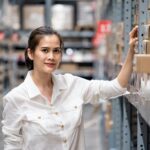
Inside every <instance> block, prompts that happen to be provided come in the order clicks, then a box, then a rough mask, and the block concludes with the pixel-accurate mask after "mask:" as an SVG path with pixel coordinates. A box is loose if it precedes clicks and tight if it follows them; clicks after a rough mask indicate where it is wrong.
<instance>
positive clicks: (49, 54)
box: [48, 51, 54, 60]
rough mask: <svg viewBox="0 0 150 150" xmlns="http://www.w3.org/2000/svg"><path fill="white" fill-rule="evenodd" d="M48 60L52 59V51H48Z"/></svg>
mask: <svg viewBox="0 0 150 150" xmlns="http://www.w3.org/2000/svg"><path fill="white" fill-rule="evenodd" d="M48 59H50V60H51V59H54V53H53V51H50V52H49V53H48Z"/></svg>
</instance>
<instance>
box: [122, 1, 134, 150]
mask: <svg viewBox="0 0 150 150" xmlns="http://www.w3.org/2000/svg"><path fill="white" fill-rule="evenodd" d="M131 6H132V2H131V0H125V1H124V56H126V54H127V51H128V49H129V32H130V31H131V20H132V17H131ZM130 124H131V105H130V104H129V102H128V101H127V99H125V97H124V101H123V147H122V150H130V148H131V132H130V131H131V128H130Z"/></svg>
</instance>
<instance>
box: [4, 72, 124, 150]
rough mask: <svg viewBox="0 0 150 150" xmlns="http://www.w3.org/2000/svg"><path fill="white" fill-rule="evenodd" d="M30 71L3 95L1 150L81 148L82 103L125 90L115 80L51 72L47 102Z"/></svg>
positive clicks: (96, 100) (82, 135) (119, 93)
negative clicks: (49, 97) (51, 83)
mask: <svg viewBox="0 0 150 150" xmlns="http://www.w3.org/2000/svg"><path fill="white" fill-rule="evenodd" d="M31 73H32V72H31V71H30V72H28V74H27V77H26V79H25V81H24V82H23V83H22V84H20V85H19V86H18V87H16V88H14V89H13V90H11V91H10V92H9V93H8V94H7V95H6V96H5V97H4V98H3V100H4V101H3V102H4V111H3V120H2V124H3V127H2V132H3V134H4V137H5V139H4V142H5V144H4V150H84V149H85V145H84V131H83V119H82V106H83V104H85V103H97V102H99V100H100V99H109V98H111V97H114V96H119V95H121V94H123V93H124V92H125V91H126V89H125V88H122V87H121V86H120V85H119V82H118V80H117V79H114V80H112V81H102V80H91V81H89V80H86V79H83V78H80V77H76V76H73V75H71V74H65V75H56V74H53V75H52V80H53V83H54V87H53V93H52V99H51V103H49V102H48V100H46V98H45V97H44V96H43V95H42V94H41V93H40V91H39V89H38V87H37V86H36V85H35V83H34V82H33V80H32V78H31ZM93 138H94V137H93Z"/></svg>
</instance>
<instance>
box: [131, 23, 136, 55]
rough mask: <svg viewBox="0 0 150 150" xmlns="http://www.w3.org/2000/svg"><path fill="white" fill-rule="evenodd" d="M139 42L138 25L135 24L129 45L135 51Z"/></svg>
mask: <svg viewBox="0 0 150 150" xmlns="http://www.w3.org/2000/svg"><path fill="white" fill-rule="evenodd" d="M137 44H138V26H135V27H134V28H133V29H132V30H131V32H130V33H129V47H130V50H131V51H132V52H134V53H135V47H136V46H137Z"/></svg>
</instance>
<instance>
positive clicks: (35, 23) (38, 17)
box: [23, 5, 44, 30]
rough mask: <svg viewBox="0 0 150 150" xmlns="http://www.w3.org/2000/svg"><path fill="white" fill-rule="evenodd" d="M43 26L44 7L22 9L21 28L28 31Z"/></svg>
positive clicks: (35, 6) (36, 6) (28, 6)
mask: <svg viewBox="0 0 150 150" xmlns="http://www.w3.org/2000/svg"><path fill="white" fill-rule="evenodd" d="M43 25H44V5H25V6H24V7H23V28H24V29H27V30H30V29H35V28H37V27H40V26H43Z"/></svg>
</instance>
